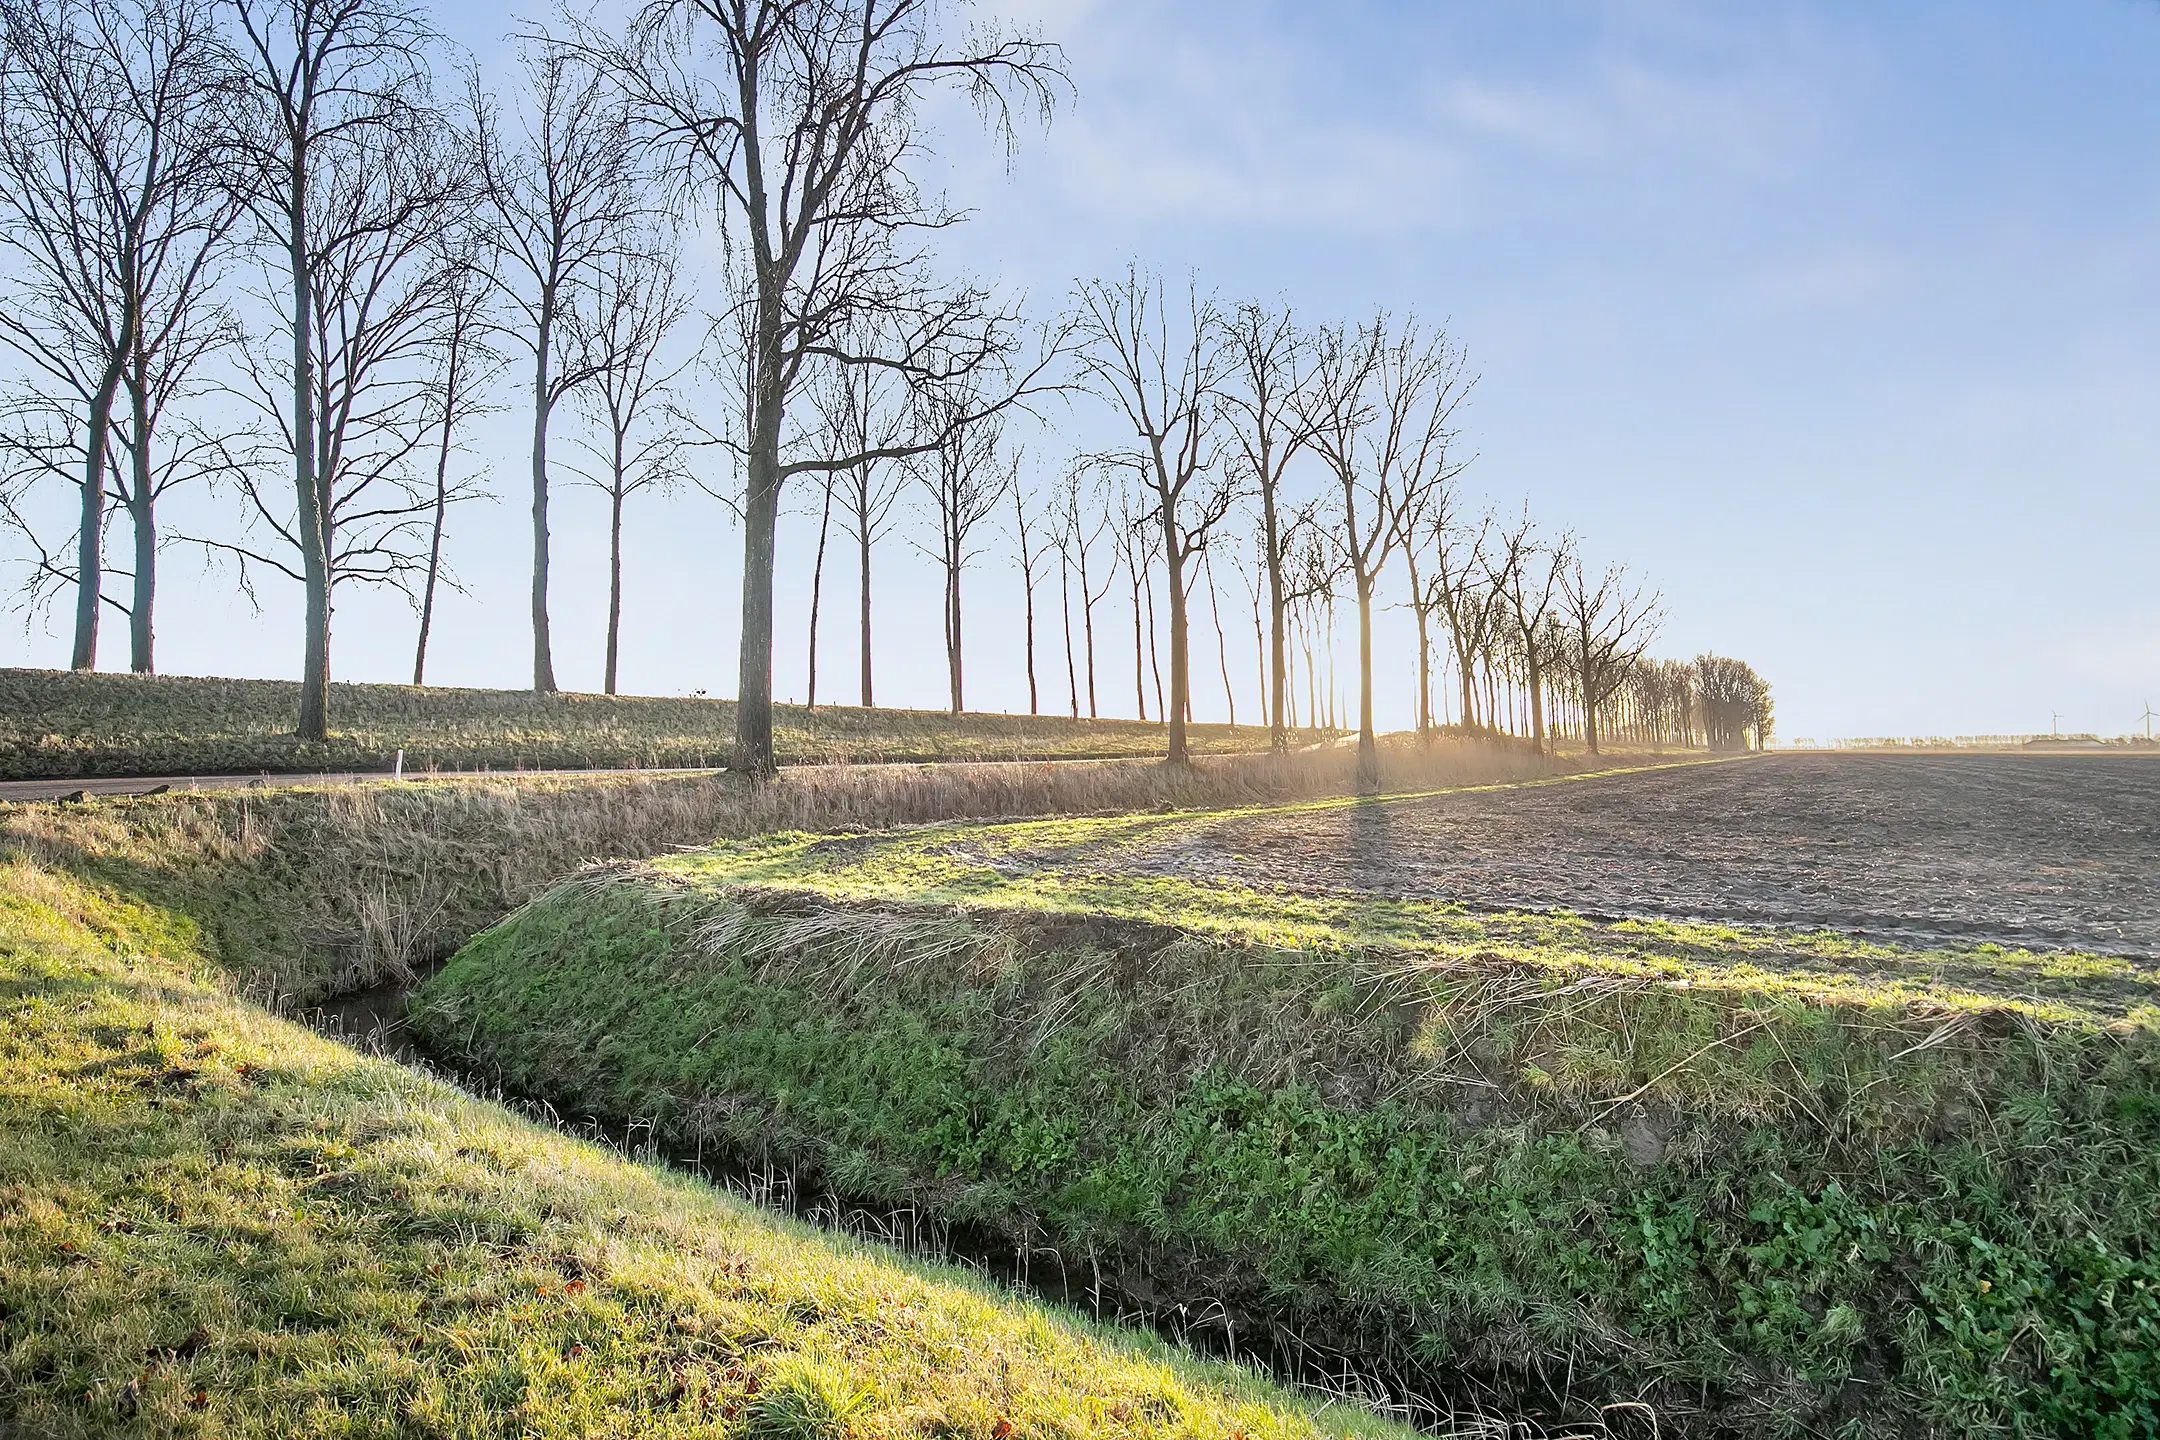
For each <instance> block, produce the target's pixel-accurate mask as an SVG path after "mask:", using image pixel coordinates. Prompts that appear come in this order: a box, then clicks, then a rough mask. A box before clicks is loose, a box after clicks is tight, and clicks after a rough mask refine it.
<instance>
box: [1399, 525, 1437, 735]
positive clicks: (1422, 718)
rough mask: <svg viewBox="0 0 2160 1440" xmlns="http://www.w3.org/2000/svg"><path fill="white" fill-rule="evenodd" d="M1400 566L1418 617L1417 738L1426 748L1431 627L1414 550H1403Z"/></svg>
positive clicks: (1410, 547) (1429, 726)
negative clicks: (1404, 571) (1408, 580)
mask: <svg viewBox="0 0 2160 1440" xmlns="http://www.w3.org/2000/svg"><path fill="white" fill-rule="evenodd" d="M1403 565H1404V567H1405V568H1407V569H1408V570H1409V572H1410V613H1411V614H1412V615H1414V616H1416V617H1417V737H1418V743H1419V744H1420V745H1426V744H1430V743H1431V741H1432V624H1431V620H1430V618H1429V617H1428V616H1427V614H1426V611H1425V592H1424V591H1423V590H1422V589H1420V588H1419V586H1418V573H1417V547H1416V546H1414V545H1406V546H1404V547H1403Z"/></svg>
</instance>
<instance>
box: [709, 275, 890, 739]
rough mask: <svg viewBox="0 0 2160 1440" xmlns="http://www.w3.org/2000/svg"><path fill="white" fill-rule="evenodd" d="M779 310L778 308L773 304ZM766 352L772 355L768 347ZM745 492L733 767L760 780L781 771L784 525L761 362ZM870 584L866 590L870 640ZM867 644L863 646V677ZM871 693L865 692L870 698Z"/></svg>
mask: <svg viewBox="0 0 2160 1440" xmlns="http://www.w3.org/2000/svg"><path fill="white" fill-rule="evenodd" d="M775 308H777V307H775ZM768 353H770V351H769V349H768ZM759 368H760V372H761V389H763V390H765V391H767V392H768V393H761V394H759V395H758V396H757V403H756V406H755V412H754V414H753V416H752V427H751V436H750V455H749V465H748V467H747V468H748V471H749V474H748V477H747V484H746V486H745V492H744V496H743V579H742V648H741V653H740V656H739V658H738V666H737V681H736V701H735V761H734V768H735V770H736V771H737V772H738V773H740V774H744V775H748V776H751V777H752V778H754V779H758V780H769V779H771V778H773V777H774V776H775V775H777V774H778V773H779V768H778V766H777V764H776V763H775V759H774V755H773V713H772V642H773V545H774V541H775V539H776V538H777V536H778V533H779V528H780V397H779V396H778V395H777V394H772V393H769V391H770V387H771V381H770V380H769V379H765V378H764V377H767V376H770V375H771V373H772V367H771V366H770V365H769V364H766V365H761V366H760V367H759ZM869 615H870V606H869V587H868V586H865V587H864V590H863V622H864V638H865V640H867V639H868V638H869ZM869 653H870V651H869V647H868V645H865V646H864V647H863V654H864V656H865V657H866V658H865V660H864V665H865V667H866V669H865V678H867V666H868V664H869V661H868V659H867V657H868V655H869ZM868 698H869V697H868V696H867V695H866V696H864V699H865V700H866V701H867V700H868Z"/></svg>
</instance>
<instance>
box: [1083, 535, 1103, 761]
mask: <svg viewBox="0 0 2160 1440" xmlns="http://www.w3.org/2000/svg"><path fill="white" fill-rule="evenodd" d="M1109 590H1110V587H1109V586H1108V585H1105V586H1103V591H1104V593H1105V594H1107V593H1109ZM1080 628H1081V632H1082V634H1081V638H1082V639H1083V640H1084V641H1085V642H1086V644H1087V681H1088V719H1090V720H1093V719H1094V718H1095V717H1096V715H1097V714H1098V713H1099V712H1098V711H1097V709H1096V706H1095V592H1094V591H1093V590H1090V589H1089V588H1088V573H1087V551H1085V550H1082V551H1081V552H1080Z"/></svg>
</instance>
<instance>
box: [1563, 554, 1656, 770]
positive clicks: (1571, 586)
mask: <svg viewBox="0 0 2160 1440" xmlns="http://www.w3.org/2000/svg"><path fill="white" fill-rule="evenodd" d="M1659 617H1660V611H1659V607H1658V599H1657V596H1656V594H1655V593H1653V592H1651V591H1648V590H1646V589H1645V588H1644V587H1643V586H1642V585H1641V584H1639V583H1637V582H1635V581H1634V580H1633V579H1632V578H1631V577H1630V576H1629V575H1628V573H1627V570H1626V569H1625V568H1624V567H1622V566H1619V565H1608V566H1606V567H1605V569H1604V570H1603V571H1602V572H1601V573H1599V574H1598V575H1597V576H1595V577H1594V578H1593V577H1592V576H1591V574H1590V573H1589V571H1588V570H1587V569H1586V567H1585V566H1584V565H1583V559H1582V556H1581V555H1580V554H1575V555H1571V556H1569V557H1568V563H1567V564H1566V565H1565V566H1564V567H1562V569H1561V572H1560V619H1561V624H1562V626H1563V627H1564V628H1565V630H1566V632H1567V638H1568V648H1569V651H1570V655H1569V660H1570V662H1571V665H1572V667H1573V669H1574V672H1575V676H1574V678H1575V685H1576V689H1577V692H1578V694H1579V695H1580V697H1581V700H1582V711H1583V713H1582V723H1583V745H1584V747H1585V748H1587V749H1588V750H1589V752H1590V753H1591V754H1593V755H1595V754H1597V753H1598V711H1599V710H1600V709H1601V708H1602V707H1603V706H1604V704H1605V702H1606V701H1607V700H1610V699H1611V698H1612V697H1613V696H1614V695H1615V694H1617V693H1619V690H1620V687H1621V686H1622V685H1624V684H1625V683H1626V682H1627V676H1628V671H1629V669H1630V668H1631V667H1632V666H1633V665H1634V664H1635V662H1636V661H1637V660H1639V659H1640V658H1641V657H1642V654H1643V652H1644V651H1645V650H1646V649H1647V648H1648V647H1649V644H1650V641H1651V640H1652V639H1653V638H1654V637H1655V636H1656V634H1657V627H1658V621H1659Z"/></svg>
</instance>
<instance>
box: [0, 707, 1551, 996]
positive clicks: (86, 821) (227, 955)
mask: <svg viewBox="0 0 2160 1440" xmlns="http://www.w3.org/2000/svg"><path fill="white" fill-rule="evenodd" d="M1352 763H1353V757H1352V756H1351V755H1350V754H1349V753H1348V752H1346V751H1343V750H1339V749H1335V748H1332V747H1330V748H1327V749H1322V750H1317V751H1310V752H1305V753H1301V754H1294V755H1291V756H1288V757H1285V758H1284V759H1282V760H1275V759H1273V758H1271V757H1268V756H1265V755H1253V756H1221V757H1211V758H1206V759H1203V760H1202V761H1200V762H1198V763H1197V764H1195V765H1194V766H1192V767H1190V768H1189V769H1185V770H1173V769H1170V768H1168V767H1165V766H1162V765H1158V764H1150V763H1145V762H1140V761H1102V762H1076V763H1071V764H1060V765H1044V764H995V765H966V764H949V763H948V764H938V765H921V766H874V767H872V766H865V767H851V766H808V767H804V768H802V769H797V770H791V771H788V772H786V773H785V774H784V775H783V776H782V778H781V779H780V780H779V781H777V782H775V783H773V784H770V785H765V786H753V785H749V784H746V783H744V782H742V781H739V780H736V779H734V778H733V777H729V776H725V775H717V776H715V775H673V776H609V775H595V776H557V777H538V776H523V777H516V778H512V777H507V776H505V777H500V778H491V779H469V780H415V781H408V782H405V783H403V784H392V783H388V782H384V783H370V784H366V785H359V786H349V787H307V786H294V787H282V788H270V789H265V790H261V791H253V792H251V791H245V790H238V791H206V792H202V793H199V794H173V795H162V796H156V797H152V798H146V799H145V798H131V799H100V800H93V801H91V802H89V803H86V804H82V805H51V804H28V805H12V806H0V849H16V850H20V851H22V852H23V853H25V854H27V855H29V856H31V857H32V858H34V859H36V860H38V861H40V862H41V863H45V864H48V865H52V866H56V867H59V868H62V869H66V870H68V871H70V872H71V873H75V874H78V875H81V876H83V877H84V878H86V879H89V880H91V881H93V882H95V883H97V884H99V885H102V886H105V887H107V888H109V889H111V890H112V891H114V892H115V893H119V894H124V895H128V896H131V897H135V898H138V899H141V900H144V901H147V902H149V903H154V904H159V905H166V906H170V907H173V908H176V909H180V910H183V911H185V912H186V913H188V914H191V915H194V916H196V917H198V919H199V920H200V921H201V922H202V924H203V925H204V927H205V930H206V934H207V935H208V937H209V939H210V942H211V943H212V944H214V945H215V946H216V947H217V952H218V953H219V955H221V956H222V957H224V963H225V964H226V965H227V967H228V969H229V970H230V971H231V972H232V973H233V974H234V975H235V976H237V977H239V979H240V980H241V982H242V984H243V985H244V987H245V989H246V992H247V993H248V994H250V995H253V996H255V997H256V998H261V999H269V1000H273V1001H275V1002H278V1003H310V1002H313V1001H315V1000H319V999H321V998H322V997H324V996H325V995H332V994H337V993H340V992H343V991H348V990H354V989H359V988H362V987H365V986H368V985H372V984H375V983H377V982H379V981H382V980H388V979H403V978H409V977H410V975H411V972H412V967H413V966H415V965H417V964H420V963H422V962H425V961H429V960H434V959H439V958H441V957H443V956H446V955H448V954H449V953H450V952H451V951H452V950H453V949H455V948H456V947H457V946H458V945H459V944H461V943H463V942H464V941H465V940H466V939H467V938H469V937H470V936H472V935H473V934H474V933H476V932H477V931H479V930H480V929H481V928H483V927H484V926H486V925H489V924H492V923H493V922H494V921H496V920H498V919H500V918H501V917H502V916H503V915H505V914H507V913H508V912H509V911H510V910H511V909H513V908H515V907H516V906H518V905H520V904H522V903H524V902H525V901H526V900H529V899H531V898H532V897H533V896H534V895H536V894H538V893H540V891H541V890H543V889H544V888H546V886H547V885H548V884H549V883H551V882H552V881H554V880H557V879H559V878H560V877H562V876H563V875H565V874H567V873H569V872H570V871H572V870H574V869H576V868H577V867H578V866H579V865H580V864H583V863H585V862H588V861H593V860H602V859H613V858H626V857H642V856H652V855H660V854H665V853H667V852H668V851H670V850H673V849H678V848H681V847H684V846H691V845H700V844H705V843H707V842H710V841H711V840H713V839H714V838H715V837H716V836H750V835H759V834H768V833H771V832H773V831H778V830H831V829H840V828H846V827H856V826H881V825H892V824H902V823H913V822H920V821H929V820H947V819H955V818H965V817H971V816H972V817H980V816H994V815H1044V814H1058V813H1071V812H1075V811H1089V810H1137V809H1150V808H1153V807H1157V806H1165V805H1186V806H1190V805H1199V804H1214V805H1221V804H1229V803H1236V802H1238V801H1242V800H1251V799H1256V798H1262V797H1268V796H1280V795H1301V794H1302V795H1311V794H1325V793H1328V792H1329V791H1331V790H1333V791H1337V792H1339V791H1341V790H1342V789H1345V788H1347V787H1348V783H1349V779H1350V769H1351V766H1352ZM1559 763H1560V765H1561V767H1562V768H1564V767H1565V765H1566V764H1567V763H1571V762H1559ZM1389 764H1390V769H1391V770H1392V771H1393V772H1394V773H1395V776H1396V779H1397V780H1398V782H1399V783H1412V782H1416V781H1423V782H1426V783H1433V782H1454V783H1468V782H1476V781H1480V780H1492V779H1506V778H1515V777H1521V776H1526V775H1537V774H1544V773H1550V772H1551V770H1552V769H1553V768H1554V765H1555V762H1551V761H1541V760H1539V759H1537V758H1536V757H1534V756H1530V755H1527V754H1525V753H1524V752H1522V751H1521V750H1518V749H1511V748H1506V747H1498V746H1489V745H1481V744H1472V743H1457V744H1444V745H1437V746H1434V747H1433V748H1432V749H1431V750H1429V751H1418V750H1416V749H1415V748H1414V747H1397V748H1395V749H1394V750H1392V751H1391V753H1390V755H1389Z"/></svg>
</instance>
